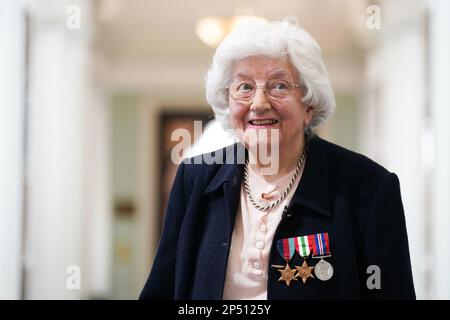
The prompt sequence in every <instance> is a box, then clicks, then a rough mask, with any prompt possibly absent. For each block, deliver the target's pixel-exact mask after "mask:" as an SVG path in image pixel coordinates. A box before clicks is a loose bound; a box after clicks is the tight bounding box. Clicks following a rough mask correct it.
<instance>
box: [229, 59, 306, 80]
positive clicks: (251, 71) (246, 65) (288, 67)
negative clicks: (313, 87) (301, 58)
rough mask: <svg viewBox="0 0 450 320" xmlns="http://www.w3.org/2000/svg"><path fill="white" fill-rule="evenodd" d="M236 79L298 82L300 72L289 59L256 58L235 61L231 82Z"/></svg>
mask: <svg viewBox="0 0 450 320" xmlns="http://www.w3.org/2000/svg"><path fill="white" fill-rule="evenodd" d="M236 79H249V80H255V81H256V80H269V79H284V80H290V81H296V80H297V79H298V72H297V70H296V68H295V67H294V66H293V65H292V63H291V62H290V61H289V60H288V59H282V58H272V57H266V56H256V57H248V58H244V59H240V60H237V61H234V63H233V64H232V67H231V80H236Z"/></svg>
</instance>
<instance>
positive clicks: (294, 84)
mask: <svg viewBox="0 0 450 320" xmlns="http://www.w3.org/2000/svg"><path fill="white" fill-rule="evenodd" d="M273 81H283V82H285V83H286V84H287V85H288V86H289V87H290V88H303V89H305V90H306V89H307V88H308V87H307V86H306V85H304V84H301V83H292V82H289V81H286V80H282V79H280V80H270V81H267V82H266V83H264V85H262V86H257V85H256V84H255V92H254V93H253V95H252V96H251V97H250V99H236V98H235V97H234V96H233V95H232V94H231V92H230V86H226V87H225V89H227V90H228V92H229V94H230V96H231V98H233V100H234V101H242V102H251V101H252V100H253V99H254V98H255V96H256V91H257V90H258V89H262V90H263V92H264V94H266V95H268V97H270V99H273V100H282V99H286V98H287V97H285V98H277V97H273V96H271V95H270V94H267V92H266V89H267V84H268V83H270V82H273Z"/></svg>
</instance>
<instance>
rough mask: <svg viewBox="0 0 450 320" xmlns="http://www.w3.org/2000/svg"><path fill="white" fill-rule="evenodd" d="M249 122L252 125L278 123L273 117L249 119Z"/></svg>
mask: <svg viewBox="0 0 450 320" xmlns="http://www.w3.org/2000/svg"><path fill="white" fill-rule="evenodd" d="M249 123H250V124H251V125H253V126H267V125H273V124H276V123H278V121H277V120H274V119H265V120H250V121H249Z"/></svg>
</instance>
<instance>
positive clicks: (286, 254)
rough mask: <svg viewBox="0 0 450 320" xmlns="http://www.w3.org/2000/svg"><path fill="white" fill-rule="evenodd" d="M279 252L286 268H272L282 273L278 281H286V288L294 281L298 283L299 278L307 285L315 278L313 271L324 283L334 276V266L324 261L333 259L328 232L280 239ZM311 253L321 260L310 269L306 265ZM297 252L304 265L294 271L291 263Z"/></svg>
mask: <svg viewBox="0 0 450 320" xmlns="http://www.w3.org/2000/svg"><path fill="white" fill-rule="evenodd" d="M277 251H278V253H279V254H280V255H281V256H282V257H283V259H284V260H285V261H286V266H281V265H272V268H275V269H276V270H277V271H278V272H280V274H281V276H280V278H279V279H278V281H284V282H285V283H286V286H289V285H290V283H291V282H292V281H298V278H301V279H302V281H303V283H306V280H308V278H314V275H313V270H314V274H315V276H316V277H317V279H319V280H322V281H327V280H330V279H331V277H332V276H333V266H332V265H331V264H330V263H329V262H327V261H325V260H324V258H327V257H331V253H330V241H329V237H328V233H326V232H325V233H317V234H311V235H306V236H301V237H294V238H286V239H280V240H278V241H277ZM311 251H312V258H314V259H320V261H319V262H318V263H317V264H316V265H315V266H314V267H310V266H308V264H307V263H306V260H307V259H308V257H309V255H310V254H311ZM295 252H297V253H298V254H299V256H300V257H302V258H303V263H302V265H301V266H295V267H294V269H292V268H291V266H290V265H289V262H290V261H291V260H292V257H293V255H294V254H295Z"/></svg>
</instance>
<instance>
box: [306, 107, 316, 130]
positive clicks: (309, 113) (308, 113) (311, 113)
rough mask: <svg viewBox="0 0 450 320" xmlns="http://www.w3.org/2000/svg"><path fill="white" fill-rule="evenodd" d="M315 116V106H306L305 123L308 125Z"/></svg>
mask: <svg viewBox="0 0 450 320" xmlns="http://www.w3.org/2000/svg"><path fill="white" fill-rule="evenodd" d="M313 116H314V108H313V107H311V106H306V112H305V120H304V123H305V125H308V124H309V123H310V122H311V120H312V118H313Z"/></svg>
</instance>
